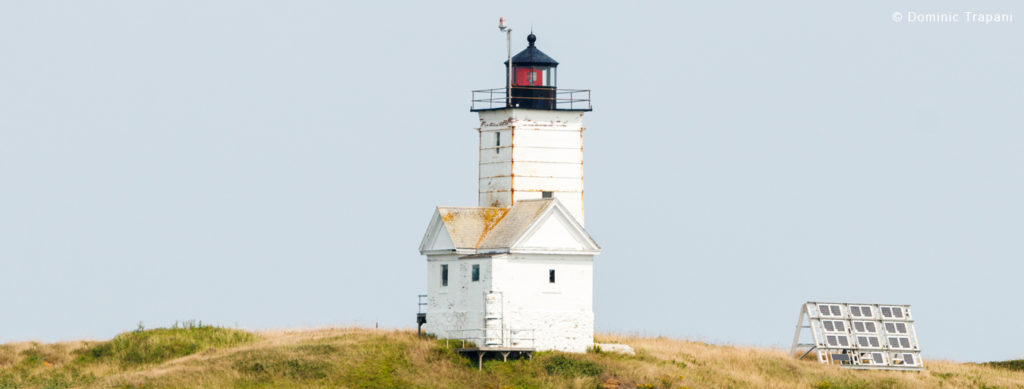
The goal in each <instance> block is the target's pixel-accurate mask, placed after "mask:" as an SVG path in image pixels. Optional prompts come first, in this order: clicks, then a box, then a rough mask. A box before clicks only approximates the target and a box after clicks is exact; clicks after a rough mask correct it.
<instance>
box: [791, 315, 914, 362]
mask: <svg viewBox="0 0 1024 389" xmlns="http://www.w3.org/2000/svg"><path fill="white" fill-rule="evenodd" d="M805 318H806V319H807V324H804V323H805V320H804V319H805ZM805 328H809V329H810V330H811V331H810V332H811V337H812V342H811V343H800V342H799V340H800V334H801V330H802V329H805ZM804 349H806V351H805V352H803V353H802V355H799V354H798V352H799V351H802V350H804ZM815 351H816V352H817V357H818V361H820V362H822V363H830V364H837V365H840V366H843V367H848V368H854V369H899V370H921V369H922V368H924V363H923V361H922V360H921V349H920V347H919V346H918V344H917V333H916V332H915V330H914V319H913V316H912V315H911V313H910V306H909V305H894V304H844V303H822V302H807V303H805V304H804V305H803V306H802V307H801V308H800V321H799V322H798V323H797V330H796V335H795V336H794V338H793V350H792V353H793V356H795V357H803V356H805V355H808V354H810V353H811V352H815Z"/></svg>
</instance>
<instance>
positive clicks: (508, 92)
mask: <svg viewBox="0 0 1024 389" xmlns="http://www.w3.org/2000/svg"><path fill="white" fill-rule="evenodd" d="M498 30H499V31H501V32H504V33H505V40H506V44H507V45H508V81H507V84H506V85H505V106H506V107H511V106H512V27H509V26H508V24H506V23H505V17H504V16H502V17H500V18H498Z"/></svg>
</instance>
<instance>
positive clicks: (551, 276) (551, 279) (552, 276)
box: [548, 269, 555, 284]
mask: <svg viewBox="0 0 1024 389" xmlns="http://www.w3.org/2000/svg"><path fill="white" fill-rule="evenodd" d="M548 282H550V283H552V284H554V283H555V269H551V270H548Z"/></svg>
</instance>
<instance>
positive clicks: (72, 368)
mask: <svg viewBox="0 0 1024 389" xmlns="http://www.w3.org/2000/svg"><path fill="white" fill-rule="evenodd" d="M253 338H254V340H252V341H250V342H247V343H244V344H235V345H231V346H228V347H204V348H202V349H201V350H200V351H198V352H194V353H191V354H189V355H185V356H181V357H177V358H173V359H169V360H164V361H160V362H155V363H141V364H134V365H126V364H124V363H123V362H119V361H115V360H107V359H103V358H98V359H97V358H88V357H83V355H90V354H89V353H88V352H87V351H88V350H94V349H96V348H97V347H98V346H102V345H103V344H105V343H103V342H69V343H55V344H38V343H30V342H23V343H11V344H4V345H0V388H21V387H26V388H45V387H84V388H111V387H114V388H180V387H194V388H223V387H236V388H282V387H283V388H288V387H302V388H318V387H320V388H460V387H469V388H599V387H619V388H636V387H641V388H684V387H690V388H724V387H749V388H783V387H784V388H792V387H802V388H936V387H942V388H979V387H1007V388H1024V372H1021V371H1014V370H1009V369H1002V368H997V367H990V366H984V365H977V364H961V363H954V362H943V361H926V370H925V371H924V372H921V373H914V372H892V371H850V370H843V369H840V368H837V367H834V366H824V365H820V364H818V363H816V362H813V361H796V360H793V359H791V358H789V357H788V356H787V355H786V353H785V352H783V351H780V350H770V349H756V348H739V347H730V346H715V345H708V344H704V343H698V342H690V341H682V340H673V339H665V338H640V337H632V336H617V335H604V336H600V337H599V341H600V342H615V343H625V344H628V345H630V346H632V347H633V348H634V349H635V350H637V351H638V353H637V355H636V356H625V355H619V354H610V353H589V354H562V353H554V352H545V353H537V354H536V355H535V356H534V358H533V360H516V361H510V362H507V363H502V362H500V361H486V362H485V364H484V369H483V371H477V369H476V366H475V365H474V364H473V363H472V362H470V361H468V360H466V359H465V358H462V357H460V356H458V355H456V354H455V353H454V352H453V351H452V350H448V349H445V348H444V347H443V343H441V344H440V345H439V343H438V342H437V341H433V340H423V339H418V338H417V337H416V335H415V333H413V332H410V331H392V330H374V329H363V328H323V329H309V330H275V331H264V332H258V333H255V336H254V337H253Z"/></svg>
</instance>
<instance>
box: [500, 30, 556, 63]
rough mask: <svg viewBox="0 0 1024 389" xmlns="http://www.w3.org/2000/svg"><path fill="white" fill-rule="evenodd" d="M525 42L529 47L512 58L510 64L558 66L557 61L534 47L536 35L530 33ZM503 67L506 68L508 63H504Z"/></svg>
mask: <svg viewBox="0 0 1024 389" xmlns="http://www.w3.org/2000/svg"><path fill="white" fill-rule="evenodd" d="M526 41H527V42H529V46H526V48H525V49H523V51H520V52H519V54H516V55H514V56H512V63H514V64H516V65H528V66H558V61H555V59H554V58H551V57H549V56H548V55H547V54H544V52H543V51H540V49H538V48H537V46H534V42H536V41H537V36H536V35H533V34H532V33H531V34H530V35H529V36H527V37H526ZM505 66H508V61H505Z"/></svg>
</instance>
